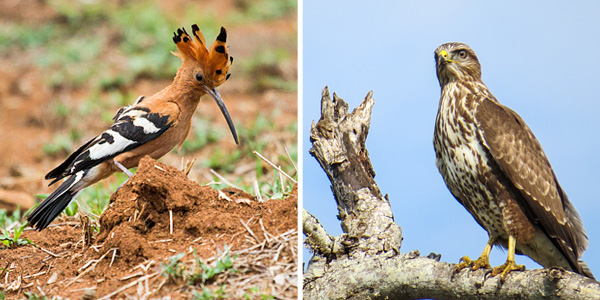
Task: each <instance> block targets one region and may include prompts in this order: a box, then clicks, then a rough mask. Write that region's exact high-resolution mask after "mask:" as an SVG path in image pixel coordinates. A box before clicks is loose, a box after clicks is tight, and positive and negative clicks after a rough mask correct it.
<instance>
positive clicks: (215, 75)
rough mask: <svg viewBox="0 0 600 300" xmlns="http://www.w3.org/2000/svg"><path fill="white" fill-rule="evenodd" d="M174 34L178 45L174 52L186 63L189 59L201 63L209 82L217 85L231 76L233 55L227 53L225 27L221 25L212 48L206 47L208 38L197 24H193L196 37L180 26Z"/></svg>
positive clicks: (174, 39) (193, 32)
mask: <svg viewBox="0 0 600 300" xmlns="http://www.w3.org/2000/svg"><path fill="white" fill-rule="evenodd" d="M173 34H174V35H173V41H174V42H175V45H177V50H178V52H172V53H173V54H174V55H175V56H177V57H179V58H181V59H182V60H183V61H184V64H185V63H186V61H187V60H192V61H195V62H197V63H198V64H200V67H201V68H202V70H203V71H204V74H203V76H204V80H207V83H208V84H210V85H212V86H214V87H217V86H220V85H221V84H223V82H225V80H227V79H228V78H229V76H230V75H231V74H229V73H227V72H228V71H229V67H230V66H231V63H233V57H232V56H229V53H227V45H226V44H225V43H226V41H227V31H226V30H225V28H223V27H221V32H220V33H219V35H218V36H217V39H216V40H215V42H214V43H213V44H212V46H211V47H210V50H209V49H208V48H207V47H206V39H205V38H204V35H203V34H202V31H200V28H198V25H196V24H194V25H192V34H193V35H194V37H195V39H193V38H192V37H190V35H189V34H188V33H187V31H186V30H185V28H179V29H177V32H176V33H173Z"/></svg>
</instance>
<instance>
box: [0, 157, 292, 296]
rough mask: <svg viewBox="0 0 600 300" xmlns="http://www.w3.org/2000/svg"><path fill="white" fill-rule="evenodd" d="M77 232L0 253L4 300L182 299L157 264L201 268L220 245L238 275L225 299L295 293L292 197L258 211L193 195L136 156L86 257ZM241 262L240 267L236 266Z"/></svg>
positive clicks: (160, 167) (249, 200) (188, 184)
mask: <svg viewBox="0 0 600 300" xmlns="http://www.w3.org/2000/svg"><path fill="white" fill-rule="evenodd" d="M71 223H77V225H76V226H79V227H84V228H85V227H86V226H81V224H80V223H79V222H71ZM82 232H84V233H85V232H89V230H87V231H86V230H85V229H84V230H82V229H81V228H76V227H73V226H72V225H71V224H67V225H62V226H56V227H50V228H48V229H46V230H44V231H42V232H35V231H26V232H25V233H24V234H23V236H22V238H28V239H31V240H32V241H33V243H35V244H36V245H37V246H32V245H27V246H20V247H17V248H15V249H8V250H3V251H0V262H2V263H3V264H5V262H6V264H7V266H6V267H7V268H6V270H7V272H8V276H7V279H8V280H7V281H5V283H7V284H6V285H5V286H4V289H6V290H7V296H10V297H12V296H17V295H23V293H24V292H26V291H35V292H36V293H38V294H39V291H40V290H39V289H38V287H40V288H41V290H42V291H44V293H45V294H47V295H54V296H61V297H65V298H80V297H82V296H83V295H84V294H88V295H93V297H92V298H94V297H98V298H100V297H104V296H111V297H116V298H122V297H124V294H120V293H121V292H120V291H119V289H123V291H122V292H125V293H127V292H129V293H128V295H132V294H133V295H135V293H136V292H137V296H139V297H141V296H144V295H145V296H148V295H150V294H152V295H154V296H157V295H158V296H160V295H169V296H172V297H173V296H175V298H178V297H179V296H181V297H183V296H184V295H187V293H189V292H190V287H189V286H187V285H185V284H181V283H180V284H177V283H175V282H172V281H170V280H169V281H167V278H166V277H163V276H160V275H161V267H160V264H161V263H166V262H167V261H168V258H169V257H172V256H174V255H175V254H177V253H181V252H185V253H186V256H184V258H185V259H188V260H190V259H192V258H193V256H192V254H191V253H192V250H195V251H196V253H197V256H198V257H200V258H201V259H204V260H211V258H214V257H216V256H217V255H220V251H223V250H224V248H225V247H226V246H227V247H229V249H230V251H231V253H232V254H236V253H237V255H239V257H238V260H237V261H236V263H234V268H236V269H237V271H238V273H236V274H230V275H228V277H227V278H224V279H222V282H220V283H226V284H227V285H228V286H235V287H236V288H237V290H238V291H239V292H240V293H237V292H236V293H233V292H231V294H230V295H231V296H234V298H238V297H239V298H241V297H242V295H243V293H244V291H246V290H248V289H250V288H252V287H255V286H258V287H260V288H261V293H264V294H273V295H276V296H278V297H283V298H294V297H295V295H296V293H297V283H296V280H297V276H296V270H297V261H296V259H297V249H296V246H297V190H296V189H294V191H293V193H292V195H291V196H289V197H288V198H286V199H283V200H269V201H265V202H258V201H256V199H255V198H254V196H252V195H250V194H248V193H246V192H244V191H241V190H238V189H233V188H226V189H223V190H222V191H216V190H213V189H212V188H211V187H209V186H201V185H199V184H198V183H196V182H193V181H190V180H188V179H187V177H186V175H185V174H183V173H182V172H181V171H179V170H177V169H175V168H173V167H170V166H167V165H165V164H162V163H160V162H157V161H156V160H153V159H151V158H149V157H146V158H144V159H142V161H141V162H140V165H139V167H138V171H137V173H136V174H135V175H134V176H133V177H131V178H130V179H129V181H128V182H127V183H126V184H125V185H123V186H122V187H121V188H120V189H119V190H118V191H117V192H116V193H115V194H114V195H113V196H112V197H111V200H110V204H109V207H108V208H107V209H106V210H105V212H104V213H103V214H102V216H101V217H100V234H99V235H98V236H97V238H92V243H91V246H90V247H88V248H85V247H83V246H82V245H83V244H84V242H83V240H85V237H82ZM84 235H85V234H84ZM248 255H250V256H251V257H250V256H248ZM185 259H184V260H185ZM242 261H243V262H244V265H243V266H241V265H238V262H242ZM3 267H5V266H4V265H2V266H0V268H3ZM0 270H1V269H0ZM1 273H4V272H2V271H0V275H2V277H3V278H4V276H6V275H3V274H1ZM36 274H37V275H36ZM244 277H246V278H244ZM251 277H252V278H251ZM142 279H144V280H145V288H144V286H142V285H141V282H142V281H141V280H142ZM136 281H138V282H137V283H138V284H136ZM148 282H149V283H148ZM241 282H243V284H239V283H241ZM11 284H12V286H11ZM128 285H130V286H128ZM245 285H247V286H245ZM9 287H10V288H9ZM140 289H141V290H140ZM191 289H194V287H192V288H191ZM200 290H201V289H200ZM115 292H117V293H116V294H114V295H112V293H115ZM228 292H229V291H228ZM10 297H9V298H10Z"/></svg>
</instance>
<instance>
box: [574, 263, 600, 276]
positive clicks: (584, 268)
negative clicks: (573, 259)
mask: <svg viewBox="0 0 600 300" xmlns="http://www.w3.org/2000/svg"><path fill="white" fill-rule="evenodd" d="M577 263H578V264H579V268H581V273H580V274H581V275H583V276H586V277H589V278H591V279H594V280H596V278H594V274H592V270H591V269H590V267H588V265H587V264H586V263H585V262H584V261H583V260H581V259H580V260H578V261H577Z"/></svg>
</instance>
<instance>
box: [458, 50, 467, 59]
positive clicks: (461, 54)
mask: <svg viewBox="0 0 600 300" xmlns="http://www.w3.org/2000/svg"><path fill="white" fill-rule="evenodd" d="M458 56H459V57H460V58H462V59H465V58H467V51H466V50H460V51H459V52H458Z"/></svg>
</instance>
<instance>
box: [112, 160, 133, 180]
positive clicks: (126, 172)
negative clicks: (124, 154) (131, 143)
mask: <svg viewBox="0 0 600 300" xmlns="http://www.w3.org/2000/svg"><path fill="white" fill-rule="evenodd" d="M113 163H114V164H115V166H117V168H119V169H121V171H123V173H125V174H127V176H128V177H131V176H133V173H131V171H129V170H128V169H127V168H125V166H124V165H122V164H121V163H120V162H118V161H117V160H116V159H113Z"/></svg>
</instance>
